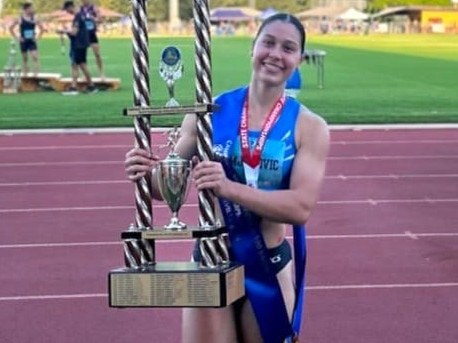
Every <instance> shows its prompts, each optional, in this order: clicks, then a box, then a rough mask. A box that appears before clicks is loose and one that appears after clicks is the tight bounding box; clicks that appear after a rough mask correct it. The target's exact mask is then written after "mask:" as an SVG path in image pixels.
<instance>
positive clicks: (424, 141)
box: [0, 139, 458, 151]
mask: <svg viewBox="0 0 458 343" xmlns="http://www.w3.org/2000/svg"><path fill="white" fill-rule="evenodd" d="M457 143H458V140H456V139H421V140H386V141H381V140H356V141H353V140H352V141H343V140H336V141H331V144H333V145H368V144H390V145H391V144H457ZM160 146H161V144H153V145H152V147H160ZM121 148H122V149H130V148H132V145H129V144H97V145H41V146H37V145H33V146H6V147H5V146H4V147H0V151H37V150H88V149H90V150H94V149H97V150H101V149H121Z"/></svg>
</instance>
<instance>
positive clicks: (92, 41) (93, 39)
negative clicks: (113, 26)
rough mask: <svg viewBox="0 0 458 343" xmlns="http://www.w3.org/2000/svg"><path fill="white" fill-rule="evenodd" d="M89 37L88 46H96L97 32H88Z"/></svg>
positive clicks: (97, 40)
mask: <svg viewBox="0 0 458 343" xmlns="http://www.w3.org/2000/svg"><path fill="white" fill-rule="evenodd" d="M87 34H88V37H89V44H91V45H92V44H98V43H99V39H98V38H97V32H96V31H95V30H90V31H88V32H87Z"/></svg>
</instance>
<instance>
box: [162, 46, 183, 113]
mask: <svg viewBox="0 0 458 343" xmlns="http://www.w3.org/2000/svg"><path fill="white" fill-rule="evenodd" d="M182 74H183V64H182V63H181V52H180V50H179V49H178V48H177V47H175V46H167V47H166V48H164V49H163V50H162V53H161V62H160V63H159V75H161V78H162V79H163V80H164V81H165V84H166V86H167V89H168V91H169V98H170V99H169V100H168V101H167V103H166V104H165V106H166V107H175V106H180V104H179V103H178V101H177V100H176V99H175V81H176V80H178V79H179V78H181V75H182Z"/></svg>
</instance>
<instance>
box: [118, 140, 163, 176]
mask: <svg viewBox="0 0 458 343" xmlns="http://www.w3.org/2000/svg"><path fill="white" fill-rule="evenodd" d="M158 161H159V156H157V155H155V154H152V153H151V154H150V153H149V152H148V151H146V150H144V149H139V148H134V149H132V150H130V151H128V152H127V154H126V159H125V161H124V165H125V170H126V174H127V178H128V179H129V180H130V181H137V180H139V179H141V178H142V177H144V176H145V175H146V173H149V172H151V170H152V169H153V168H154V167H156V164H157V162H158Z"/></svg>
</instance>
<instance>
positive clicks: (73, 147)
mask: <svg viewBox="0 0 458 343" xmlns="http://www.w3.org/2000/svg"><path fill="white" fill-rule="evenodd" d="M159 146H160V145H158V144H155V145H153V147H159ZM120 148H122V149H131V148H132V145H127V144H106V145H103V144H100V145H41V146H37V145H34V146H6V147H0V151H37V150H88V149H90V150H95V149H98V150H100V149H120Z"/></svg>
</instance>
